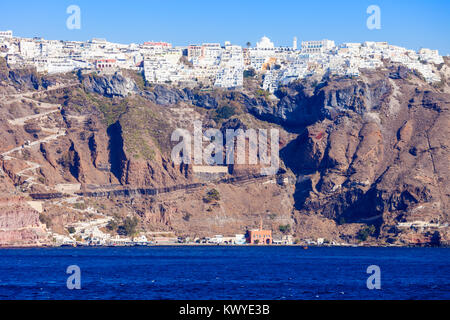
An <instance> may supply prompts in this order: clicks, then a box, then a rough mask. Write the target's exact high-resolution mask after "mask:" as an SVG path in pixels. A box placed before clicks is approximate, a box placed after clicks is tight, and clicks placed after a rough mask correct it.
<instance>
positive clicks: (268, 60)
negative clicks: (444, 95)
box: [0, 31, 443, 92]
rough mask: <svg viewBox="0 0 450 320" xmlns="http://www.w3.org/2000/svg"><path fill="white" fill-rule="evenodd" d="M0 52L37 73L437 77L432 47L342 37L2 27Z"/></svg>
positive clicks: (175, 77) (179, 79) (184, 81)
mask: <svg viewBox="0 0 450 320" xmlns="http://www.w3.org/2000/svg"><path fill="white" fill-rule="evenodd" d="M0 56H1V57H4V58H6V61H7V63H8V65H10V66H13V67H14V66H17V67H19V66H20V67H22V66H26V65H31V66H34V67H36V69H37V71H38V72H47V73H64V72H70V71H74V70H77V69H83V70H88V71H89V70H92V71H97V72H116V71H118V70H120V69H131V70H136V71H138V72H143V74H144V76H145V79H146V81H148V82H149V83H173V84H179V85H185V86H191V85H192V86H196V85H202V86H210V87H212V86H214V87H220V88H238V87H241V86H242V85H243V81H244V74H245V71H254V72H255V73H256V74H262V75H263V85H262V88H263V89H264V90H268V91H271V92H273V91H275V90H276V89H277V88H278V87H279V86H280V85H281V84H288V83H289V82H291V81H294V80H297V79H303V78H306V77H310V76H314V75H326V74H329V75H339V76H350V77H357V76H358V75H359V74H360V71H361V70H362V69H375V68H377V67H380V66H382V64H383V61H384V60H391V61H393V62H398V63H402V64H404V65H405V66H407V67H408V68H410V69H414V70H417V71H418V72H419V73H420V74H421V75H422V76H423V77H424V79H425V80H426V81H428V82H436V81H439V80H440V77H439V75H438V74H436V73H435V72H434V71H433V68H432V64H440V63H443V58H442V56H440V55H439V53H438V51H437V50H430V49H421V50H419V52H416V51H414V50H408V49H405V48H402V47H398V46H393V45H389V44H388V43H386V42H369V41H367V42H364V43H343V44H340V45H336V44H335V42H334V41H331V40H320V41H303V42H301V47H300V48H297V38H294V41H293V45H292V47H277V46H275V45H274V43H273V42H272V41H271V40H270V39H269V38H267V37H265V36H264V37H262V38H261V40H260V41H259V42H257V43H256V45H255V46H253V47H252V46H251V45H250V43H248V45H247V47H245V48H243V47H242V46H239V45H233V44H231V43H229V42H225V44H224V45H222V44H220V43H203V44H192V45H189V46H185V47H183V46H176V47H174V46H172V44H170V43H167V42H145V43H143V44H134V43H132V44H118V43H111V42H108V41H106V40H105V39H92V40H90V41H86V42H80V41H57V40H44V39H42V38H33V39H27V38H19V37H14V36H13V32H12V31H0Z"/></svg>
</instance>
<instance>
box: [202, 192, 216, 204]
mask: <svg viewBox="0 0 450 320" xmlns="http://www.w3.org/2000/svg"><path fill="white" fill-rule="evenodd" d="M203 201H204V202H206V203H211V202H217V201H220V193H219V191H217V190H216V189H211V190H209V191H208V192H207V193H206V196H205V197H203Z"/></svg>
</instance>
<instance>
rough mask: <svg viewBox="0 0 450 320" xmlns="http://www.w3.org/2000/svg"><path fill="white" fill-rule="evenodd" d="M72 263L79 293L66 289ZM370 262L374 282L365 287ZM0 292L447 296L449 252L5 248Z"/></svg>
mask: <svg viewBox="0 0 450 320" xmlns="http://www.w3.org/2000/svg"><path fill="white" fill-rule="evenodd" d="M70 265H77V266H79V267H80V270H81V289H80V290H76V289H75V290H69V289H68V288H67V285H66V281H67V278H68V277H69V276H70V274H66V269H67V267H68V266H70ZM370 265H376V266H379V268H380V285H381V289H372V290H369V289H368V288H367V284H366V282H367V278H368V277H369V276H370V275H371V274H368V273H367V267H368V266H370ZM0 299H2V300H3V299H51V300H53V299H139V300H140V299H188V300H195V299H252V300H253V299H283V300H284V299H286V300H297V299H306V300H335V299H450V249H449V248H359V247H358V248H333V247H310V248H309V249H308V250H305V249H303V248H302V247H273V246H272V247H222V246H217V247H216V246H208V247H188V246H185V247H127V248H51V249H50V248H43V249H2V250H0Z"/></svg>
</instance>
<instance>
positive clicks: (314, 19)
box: [0, 0, 450, 54]
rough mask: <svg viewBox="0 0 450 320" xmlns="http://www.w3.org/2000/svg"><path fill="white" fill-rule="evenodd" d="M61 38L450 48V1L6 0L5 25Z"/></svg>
mask: <svg viewBox="0 0 450 320" xmlns="http://www.w3.org/2000/svg"><path fill="white" fill-rule="evenodd" d="M72 4H74V5H78V6H79V7H80V9H81V29H80V30H69V29H67V28H66V20H67V18H68V17H69V14H67V13H66V9H67V7H68V6H69V5H72ZM372 4H374V5H378V6H379V7H380V9H381V29H380V30H369V29H368V28H367V26H366V20H367V18H368V17H369V14H367V13H366V9H367V7H368V6H369V5H372ZM8 29H11V30H13V31H14V34H15V35H16V36H22V37H35V36H41V37H43V38H45V39H57V40H88V39H91V38H94V37H95V38H106V39H107V40H108V41H112V42H119V43H132V42H134V43H142V42H144V41H151V40H154V41H160V40H162V41H168V42H171V43H173V44H174V45H187V44H190V43H202V42H220V43H223V42H224V41H231V42H232V43H235V44H240V45H245V44H246V42H247V41H249V42H251V43H252V44H253V45H254V44H255V43H256V42H257V41H258V40H259V39H260V38H261V37H262V36H263V35H266V36H268V37H269V38H271V39H272V41H274V43H275V45H284V46H287V45H289V46H290V45H292V38H293V37H294V36H297V38H298V39H299V43H300V42H301V41H302V40H320V39H331V40H335V41H336V42H337V43H341V42H363V41H366V40H367V41H369V40H372V41H388V42H389V43H391V44H395V45H400V46H404V47H407V48H410V49H415V50H417V49H419V48H421V47H427V48H432V49H439V51H440V53H441V54H450V41H449V38H450V1H449V0H428V1H427V0H422V1H419V0H369V1H366V0H342V1H338V0H309V1H303V0H208V1H206V0H126V1H123V0H120V1H119V0H109V1H103V0H71V1H66V0H37V1H34V0H29V1H22V0H10V1H6V0H1V3H0V30H8Z"/></svg>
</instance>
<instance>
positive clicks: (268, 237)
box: [247, 221, 272, 244]
mask: <svg viewBox="0 0 450 320" xmlns="http://www.w3.org/2000/svg"><path fill="white" fill-rule="evenodd" d="M247 242H248V243H250V244H272V230H263V228H262V221H261V223H260V226H259V229H254V230H249V231H248V232H247Z"/></svg>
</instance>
